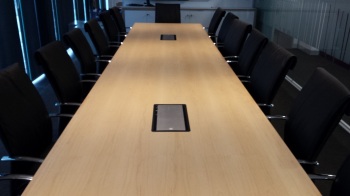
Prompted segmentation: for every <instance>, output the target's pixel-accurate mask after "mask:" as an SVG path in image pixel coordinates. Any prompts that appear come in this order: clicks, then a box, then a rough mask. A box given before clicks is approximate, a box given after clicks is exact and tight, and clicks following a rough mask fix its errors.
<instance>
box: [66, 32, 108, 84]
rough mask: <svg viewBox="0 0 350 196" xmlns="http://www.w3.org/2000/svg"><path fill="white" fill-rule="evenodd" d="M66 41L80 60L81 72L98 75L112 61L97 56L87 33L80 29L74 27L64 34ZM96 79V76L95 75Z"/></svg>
mask: <svg viewBox="0 0 350 196" xmlns="http://www.w3.org/2000/svg"><path fill="white" fill-rule="evenodd" d="M63 40H64V42H65V43H66V44H67V45H68V46H69V47H70V48H71V49H72V50H73V52H74V54H75V55H76V56H77V58H78V59H79V61H80V66H81V72H82V73H83V74H84V75H91V76H92V77H94V76H98V75H96V74H94V73H97V74H99V73H102V72H103V70H104V68H105V67H106V66H107V65H108V63H109V62H110V60H109V58H108V59H103V58H100V57H99V56H95V55H94V53H93V51H92V49H91V47H90V44H89V43H88V41H87V39H86V37H85V35H84V34H83V32H82V31H81V30H80V29H78V28H77V29H73V30H71V31H69V32H68V33H66V34H64V35H63ZM94 78H95V79H96V77H94Z"/></svg>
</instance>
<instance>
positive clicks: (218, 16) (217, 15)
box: [208, 7, 226, 36]
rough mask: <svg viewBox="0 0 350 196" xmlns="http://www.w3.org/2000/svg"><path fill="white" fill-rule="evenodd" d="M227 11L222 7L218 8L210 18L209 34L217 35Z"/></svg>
mask: <svg viewBox="0 0 350 196" xmlns="http://www.w3.org/2000/svg"><path fill="white" fill-rule="evenodd" d="M225 14H226V11H225V10H223V9H221V8H220V7H218V8H216V10H215V12H214V15H213V17H212V18H211V20H210V23H209V27H208V35H210V36H215V35H216V31H217V30H218V27H219V25H220V22H221V20H222V18H223V17H224V16H225Z"/></svg>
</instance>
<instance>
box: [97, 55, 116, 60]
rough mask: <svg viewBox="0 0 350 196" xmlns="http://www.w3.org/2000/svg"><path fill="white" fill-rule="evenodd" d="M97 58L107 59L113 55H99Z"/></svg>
mask: <svg viewBox="0 0 350 196" xmlns="http://www.w3.org/2000/svg"><path fill="white" fill-rule="evenodd" d="M97 58H98V60H99V59H100V58H108V59H112V58H113V56H112V55H101V56H98V57H97Z"/></svg>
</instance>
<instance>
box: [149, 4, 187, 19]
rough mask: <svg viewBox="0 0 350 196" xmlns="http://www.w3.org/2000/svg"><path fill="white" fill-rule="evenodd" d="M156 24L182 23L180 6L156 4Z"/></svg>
mask: <svg viewBox="0 0 350 196" xmlns="http://www.w3.org/2000/svg"><path fill="white" fill-rule="evenodd" d="M155 11H156V13H155V15H156V16H155V22H156V23H181V13H180V4H163V3H156V8H155Z"/></svg>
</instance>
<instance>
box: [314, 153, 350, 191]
mask: <svg viewBox="0 0 350 196" xmlns="http://www.w3.org/2000/svg"><path fill="white" fill-rule="evenodd" d="M309 177H310V178H311V179H312V180H332V181H333V183H332V187H331V190H330V194H329V195H330V196H348V195H350V186H349V184H350V156H348V157H347V158H346V159H345V161H344V162H343V164H342V165H341V166H340V168H339V170H338V172H337V174H336V175H329V174H309Z"/></svg>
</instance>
